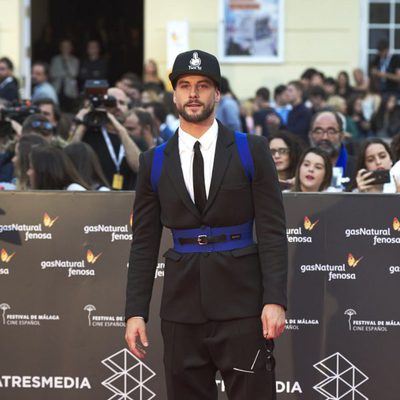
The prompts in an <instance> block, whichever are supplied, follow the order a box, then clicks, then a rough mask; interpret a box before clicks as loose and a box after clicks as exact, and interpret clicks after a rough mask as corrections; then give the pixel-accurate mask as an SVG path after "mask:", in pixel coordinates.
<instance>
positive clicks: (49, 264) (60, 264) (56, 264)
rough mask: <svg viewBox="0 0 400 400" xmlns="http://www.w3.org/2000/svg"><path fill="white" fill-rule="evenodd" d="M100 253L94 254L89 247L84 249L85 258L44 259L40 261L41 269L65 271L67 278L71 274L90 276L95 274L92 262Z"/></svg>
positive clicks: (94, 262)
mask: <svg viewBox="0 0 400 400" xmlns="http://www.w3.org/2000/svg"><path fill="white" fill-rule="evenodd" d="M101 255H102V253H98V254H95V253H94V252H93V251H92V250H91V249H88V250H87V251H86V255H85V259H81V260H57V259H56V260H46V261H42V262H41V263H40V266H41V268H42V270H46V269H59V270H63V271H66V272H67V276H68V278H71V277H72V276H86V277H92V276H95V275H96V270H95V268H94V264H96V262H97V261H98V259H99V258H100V256H101Z"/></svg>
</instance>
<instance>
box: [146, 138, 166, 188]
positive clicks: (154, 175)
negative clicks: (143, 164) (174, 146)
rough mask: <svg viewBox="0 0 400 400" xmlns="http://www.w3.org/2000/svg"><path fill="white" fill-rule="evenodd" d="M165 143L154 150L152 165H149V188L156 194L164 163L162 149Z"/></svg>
mask: <svg viewBox="0 0 400 400" xmlns="http://www.w3.org/2000/svg"><path fill="white" fill-rule="evenodd" d="M166 145H167V142H165V143H163V144H160V145H159V146H157V147H156V148H155V150H154V156H153V163H152V165H151V177H150V180H151V186H152V187H153V191H154V192H155V193H157V188H158V181H159V180H160V176H161V171H162V166H163V162H164V149H165V146H166Z"/></svg>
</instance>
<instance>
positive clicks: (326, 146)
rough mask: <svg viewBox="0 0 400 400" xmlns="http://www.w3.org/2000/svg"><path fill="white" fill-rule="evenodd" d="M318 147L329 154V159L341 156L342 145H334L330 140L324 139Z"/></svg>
mask: <svg viewBox="0 0 400 400" xmlns="http://www.w3.org/2000/svg"><path fill="white" fill-rule="evenodd" d="M316 147H318V148H320V149H321V150H323V151H324V152H325V153H327V154H328V157H330V158H335V157H338V156H339V152H340V147H341V143H338V144H334V143H332V142H331V141H330V140H327V139H322V140H320V141H319V142H318V143H317V144H316Z"/></svg>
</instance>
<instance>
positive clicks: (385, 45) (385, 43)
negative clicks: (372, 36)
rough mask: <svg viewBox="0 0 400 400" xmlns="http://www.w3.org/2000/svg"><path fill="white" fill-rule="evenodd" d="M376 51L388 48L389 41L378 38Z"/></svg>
mask: <svg viewBox="0 0 400 400" xmlns="http://www.w3.org/2000/svg"><path fill="white" fill-rule="evenodd" d="M376 48H377V49H378V51H382V50H386V49H388V48H389V42H388V40H387V39H380V40H379V42H378V45H377V46H376Z"/></svg>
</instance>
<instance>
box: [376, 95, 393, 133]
mask: <svg viewBox="0 0 400 400" xmlns="http://www.w3.org/2000/svg"><path fill="white" fill-rule="evenodd" d="M371 128H372V130H373V132H374V133H375V135H376V136H378V137H382V138H388V137H389V138H390V137H393V136H394V135H396V134H397V133H399V132H400V107H399V106H398V105H397V98H396V95H394V94H391V95H389V96H387V97H386V98H385V99H383V101H382V102H381V105H380V107H379V109H378V112H377V113H376V114H374V115H373V116H372V119H371Z"/></svg>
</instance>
